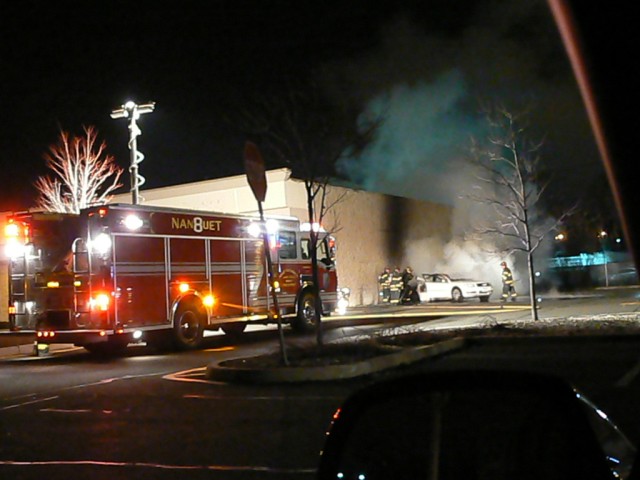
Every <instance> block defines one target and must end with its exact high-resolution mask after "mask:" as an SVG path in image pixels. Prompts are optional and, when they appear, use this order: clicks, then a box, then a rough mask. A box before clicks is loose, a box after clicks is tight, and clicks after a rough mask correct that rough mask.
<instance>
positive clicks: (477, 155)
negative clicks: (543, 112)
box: [468, 106, 576, 320]
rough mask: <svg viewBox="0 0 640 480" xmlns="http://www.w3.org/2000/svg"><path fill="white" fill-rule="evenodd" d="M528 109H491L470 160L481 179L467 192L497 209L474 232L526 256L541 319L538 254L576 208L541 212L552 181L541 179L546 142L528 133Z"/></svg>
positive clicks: (503, 251)
mask: <svg viewBox="0 0 640 480" xmlns="http://www.w3.org/2000/svg"><path fill="white" fill-rule="evenodd" d="M527 114H528V112H526V111H525V112H522V113H519V114H513V113H512V112H510V111H509V110H507V109H506V108H505V107H502V106H498V107H495V108H492V109H487V111H486V118H487V123H488V125H489V127H490V134H489V135H488V137H487V139H486V141H485V142H483V143H481V142H479V141H478V140H476V139H473V140H472V143H471V149H470V152H471V155H470V157H469V160H470V162H471V164H472V165H473V166H474V167H475V170H476V172H477V174H476V178H477V180H478V181H479V184H477V185H475V186H474V192H473V193H471V194H470V195H468V197H469V198H470V199H472V200H474V201H475V202H477V203H479V204H482V205H484V206H487V207H489V211H490V212H492V215H488V216H487V219H486V220H484V221H481V222H477V223H476V224H475V225H474V227H473V231H472V232H471V234H470V236H471V237H474V238H476V239H477V238H481V237H484V238H486V237H489V238H490V239H491V240H492V243H493V244H494V245H496V248H495V249H494V251H493V252H492V253H494V254H499V255H507V256H508V255H511V254H513V253H515V252H520V253H524V254H525V255H526V257H527V270H528V276H529V295H530V301H531V316H532V318H533V319H534V320H537V319H538V309H537V303H536V294H535V275H534V273H535V269H534V253H535V252H536V250H537V249H538V248H539V246H540V244H541V242H542V240H543V239H544V238H545V236H546V235H548V234H549V233H550V232H553V231H555V230H556V229H557V227H558V226H559V225H560V224H561V223H563V222H564V220H565V219H566V218H567V217H568V216H569V215H571V214H572V213H573V212H574V211H575V208H576V207H572V208H570V209H569V210H567V211H565V212H564V213H562V214H561V215H559V216H558V217H557V218H555V219H553V218H549V217H545V216H544V215H543V214H542V213H541V211H540V208H539V206H538V202H539V200H540V199H541V198H542V197H543V194H544V192H545V191H546V189H547V186H548V184H549V183H548V182H542V181H541V180H540V178H539V172H540V168H539V163H540V150H541V149H542V146H543V144H544V142H543V141H531V140H530V139H529V138H528V124H527Z"/></svg>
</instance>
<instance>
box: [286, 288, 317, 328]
mask: <svg viewBox="0 0 640 480" xmlns="http://www.w3.org/2000/svg"><path fill="white" fill-rule="evenodd" d="M315 317H316V296H315V295H314V294H313V293H312V292H305V293H303V294H302V296H301V297H300V300H299V301H298V313H297V315H296V318H295V320H294V321H293V325H292V327H293V328H294V330H297V331H299V332H309V331H311V330H313V327H314V322H315Z"/></svg>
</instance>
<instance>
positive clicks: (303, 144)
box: [230, 83, 378, 345]
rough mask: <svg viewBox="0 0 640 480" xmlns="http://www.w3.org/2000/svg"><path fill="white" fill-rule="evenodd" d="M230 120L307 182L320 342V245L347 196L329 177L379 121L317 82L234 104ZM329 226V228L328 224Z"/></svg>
mask: <svg viewBox="0 0 640 480" xmlns="http://www.w3.org/2000/svg"><path fill="white" fill-rule="evenodd" d="M234 111H235V112H236V117H235V118H233V119H231V120H230V121H231V122H232V123H233V124H234V125H235V126H236V127H239V128H240V129H242V130H244V131H245V133H246V134H247V135H250V136H251V137H253V138H254V139H255V140H256V143H258V144H259V145H260V146H261V148H262V150H263V151H264V152H265V154H266V158H267V161H270V163H272V164H274V163H275V164H278V165H286V166H288V167H289V168H291V170H292V172H293V174H294V176H295V177H296V178H299V179H301V180H302V182H303V183H304V187H305V191H306V196H307V214H308V221H309V224H310V226H311V229H310V247H311V248H310V256H311V262H312V277H313V278H312V281H313V286H314V288H315V289H316V291H315V302H316V306H315V312H314V316H315V319H314V323H315V327H316V336H317V341H318V344H319V345H322V343H323V340H322V328H321V313H322V301H321V299H320V295H319V291H318V285H319V275H318V246H319V244H320V242H321V241H322V240H323V235H325V233H323V232H322V231H321V230H319V229H318V228H314V226H319V225H322V224H323V220H324V219H325V215H326V214H327V212H328V211H329V210H330V209H331V208H332V207H333V206H334V205H335V204H336V203H338V202H339V201H340V200H341V199H342V198H343V197H344V195H338V196H331V195H328V193H329V182H330V180H331V179H332V178H333V175H334V167H335V164H336V162H337V161H338V159H339V158H341V157H342V156H345V155H354V154H356V153H357V152H359V151H361V150H362V148H363V147H364V146H365V145H366V144H367V143H368V142H369V141H370V140H371V138H372V136H373V134H374V132H375V130H376V128H377V125H378V122H376V121H364V120H363V119H362V118H360V114H361V113H362V111H363V109H362V108H360V107H358V106H357V105H356V104H355V102H349V101H348V100H345V99H343V101H341V102H334V101H332V100H331V98H328V96H327V95H326V93H325V91H323V90H322V89H321V88H320V87H319V85H317V84H315V83H311V84H304V85H297V86H292V85H290V86H289V87H288V88H287V89H285V90H284V93H282V94H280V95H271V96H266V95H264V96H261V97H259V98H256V99H254V101H253V102H252V103H251V106H250V107H244V108H235V109H234ZM325 230H326V229H325Z"/></svg>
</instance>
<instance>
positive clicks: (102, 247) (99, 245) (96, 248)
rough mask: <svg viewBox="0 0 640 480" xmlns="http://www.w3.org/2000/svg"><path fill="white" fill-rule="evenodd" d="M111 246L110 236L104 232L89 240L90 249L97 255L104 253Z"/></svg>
mask: <svg viewBox="0 0 640 480" xmlns="http://www.w3.org/2000/svg"><path fill="white" fill-rule="evenodd" d="M110 248H111V237H110V236H109V235H107V234H106V233H101V234H99V235H98V236H97V237H96V238H94V239H93V241H92V242H91V250H92V251H93V252H94V253H97V254H99V255H104V254H105V253H108V252H109V249H110Z"/></svg>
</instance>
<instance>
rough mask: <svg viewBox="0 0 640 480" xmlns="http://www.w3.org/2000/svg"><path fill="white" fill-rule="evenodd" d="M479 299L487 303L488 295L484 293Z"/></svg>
mask: <svg viewBox="0 0 640 480" xmlns="http://www.w3.org/2000/svg"><path fill="white" fill-rule="evenodd" d="M480 301H481V302H483V303H487V302H488V301H489V295H485V296H483V297H480Z"/></svg>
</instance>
